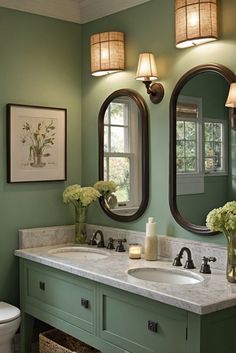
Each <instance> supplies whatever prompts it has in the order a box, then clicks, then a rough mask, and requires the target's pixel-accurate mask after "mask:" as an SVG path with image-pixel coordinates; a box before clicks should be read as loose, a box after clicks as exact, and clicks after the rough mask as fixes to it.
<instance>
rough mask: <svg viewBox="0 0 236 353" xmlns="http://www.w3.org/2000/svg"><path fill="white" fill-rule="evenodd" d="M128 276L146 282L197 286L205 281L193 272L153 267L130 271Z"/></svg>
mask: <svg viewBox="0 0 236 353" xmlns="http://www.w3.org/2000/svg"><path fill="white" fill-rule="evenodd" d="M128 274H129V275H130V276H133V277H135V278H138V279H141V280H145V281H152V282H159V283H169V284H195V283H199V282H202V281H203V280H204V278H203V277H202V276H200V275H198V274H196V273H193V272H187V271H186V272H183V271H181V270H171V269H164V268H153V267H144V268H141V267H140V268H134V269H130V270H128Z"/></svg>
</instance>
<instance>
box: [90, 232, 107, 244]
mask: <svg viewBox="0 0 236 353" xmlns="http://www.w3.org/2000/svg"><path fill="white" fill-rule="evenodd" d="M97 234H99V235H100V240H99V241H97ZM90 245H97V247H98V248H105V243H104V236H103V232H102V231H101V230H96V232H95V233H94V234H93V236H92V238H91V240H90Z"/></svg>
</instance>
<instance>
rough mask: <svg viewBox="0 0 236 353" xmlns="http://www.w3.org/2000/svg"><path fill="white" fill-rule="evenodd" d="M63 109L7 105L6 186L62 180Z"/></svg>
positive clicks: (64, 171) (64, 140)
mask: <svg viewBox="0 0 236 353" xmlns="http://www.w3.org/2000/svg"><path fill="white" fill-rule="evenodd" d="M66 124H67V109H65V108H51V107H43V106H36V105H23V104H12V103H8V104H7V182H8V183H24V182H41V181H60V180H61V181H63V180H66V145H67V143H66V142H67V141H66V138H67V137H66Z"/></svg>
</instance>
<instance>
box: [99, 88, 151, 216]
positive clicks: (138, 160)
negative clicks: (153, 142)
mask: <svg viewBox="0 0 236 353" xmlns="http://www.w3.org/2000/svg"><path fill="white" fill-rule="evenodd" d="M98 138H99V180H113V181H114V182H115V183H116V184H117V186H118V188H117V191H116V197H117V204H116V205H115V206H114V207H113V208H111V207H109V205H108V204H107V203H106V202H105V201H104V200H100V204H101V207H102V209H103V210H104V212H105V213H106V214H107V215H108V216H109V217H111V218H112V219H114V220H117V221H120V222H130V221H134V220H136V219H137V218H139V217H140V216H141V215H142V214H143V213H144V211H145V209H146V207H147V204H148V199H149V124H148V109H147V106H146V104H145V101H144V99H143V98H142V97H141V96H140V95H139V94H138V93H137V92H135V91H133V90H130V89H120V90H117V91H115V92H113V93H112V94H111V95H109V96H108V97H107V98H106V100H105V101H104V102H103V104H102V106H101V109H100V111H99V117H98Z"/></svg>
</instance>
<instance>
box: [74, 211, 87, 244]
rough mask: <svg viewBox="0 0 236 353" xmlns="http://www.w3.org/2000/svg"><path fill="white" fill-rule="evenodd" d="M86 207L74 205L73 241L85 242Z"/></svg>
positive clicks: (77, 242)
mask: <svg viewBox="0 0 236 353" xmlns="http://www.w3.org/2000/svg"><path fill="white" fill-rule="evenodd" d="M87 213H88V207H81V206H76V207H75V243H76V244H86V243H87V235H86V221H87Z"/></svg>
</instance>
